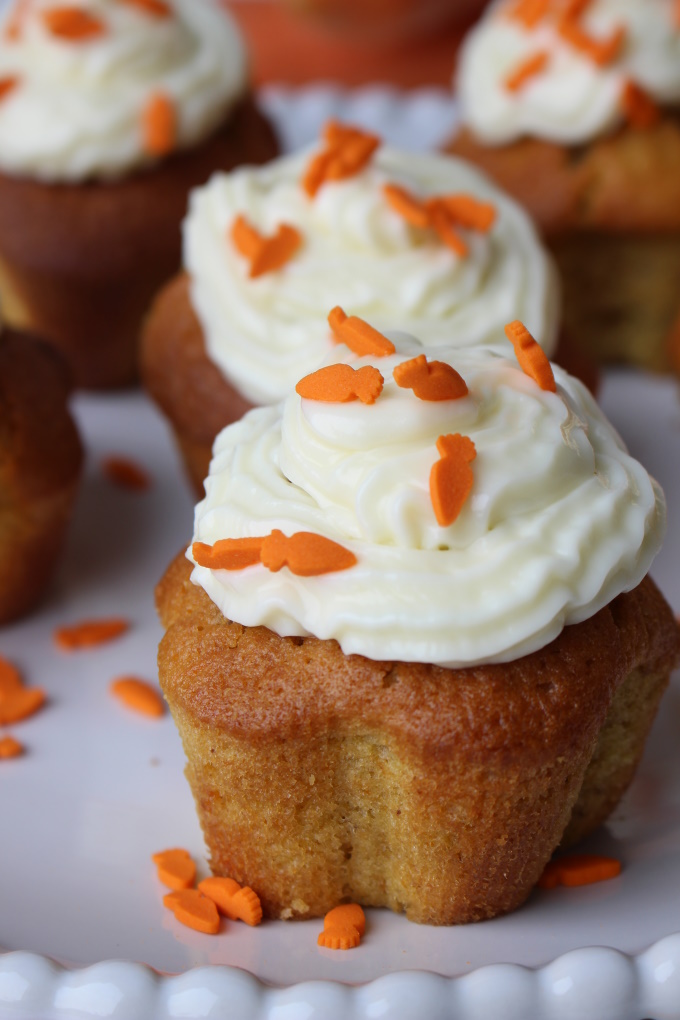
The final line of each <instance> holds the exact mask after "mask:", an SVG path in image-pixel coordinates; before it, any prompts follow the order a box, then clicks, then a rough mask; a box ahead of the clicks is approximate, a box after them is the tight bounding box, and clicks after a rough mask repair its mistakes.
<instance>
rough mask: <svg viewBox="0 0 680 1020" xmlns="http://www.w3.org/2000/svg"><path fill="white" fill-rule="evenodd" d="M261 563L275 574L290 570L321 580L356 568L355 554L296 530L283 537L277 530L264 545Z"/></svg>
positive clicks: (334, 543)
mask: <svg viewBox="0 0 680 1020" xmlns="http://www.w3.org/2000/svg"><path fill="white" fill-rule="evenodd" d="M260 560H261V562H262V564H263V566H265V567H266V568H267V570H271V571H273V572H274V573H276V572H278V571H279V570H281V568H282V567H288V569H289V570H290V572H291V574H296V575H297V576H298V577H318V576H319V575H320V574H333V573H337V572H338V571H340V570H348V569H349V567H353V566H355V565H356V562H357V558H356V556H355V555H354V553H352V552H350V551H349V549H345V547H344V546H342V545H339V544H338V543H337V542H333V541H332V540H331V539H330V538H325V537H324V536H323V535H316V534H315V533H314V532H312V531H297V532H295V534H293V535H290V536H288V535H284V533H283V532H282V531H279V530H278V529H275V530H274V531H272V533H271V535H268V536H267V538H266V539H265V540H264V542H263V543H262V553H261V555H260Z"/></svg>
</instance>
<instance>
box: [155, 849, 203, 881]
mask: <svg viewBox="0 0 680 1020" xmlns="http://www.w3.org/2000/svg"><path fill="white" fill-rule="evenodd" d="M151 860H152V861H153V862H154V864H155V865H156V867H157V869H158V879H159V881H160V882H162V883H163V885H167V886H169V888H170V889H190V888H191V887H192V886H193V884H194V882H195V881H196V865H195V864H194V861H193V859H192V857H191V854H190V853H189V851H188V850H182V849H181V848H179V847H177V848H175V849H173V850H160V851H159V852H158V853H157V854H152V855H151Z"/></svg>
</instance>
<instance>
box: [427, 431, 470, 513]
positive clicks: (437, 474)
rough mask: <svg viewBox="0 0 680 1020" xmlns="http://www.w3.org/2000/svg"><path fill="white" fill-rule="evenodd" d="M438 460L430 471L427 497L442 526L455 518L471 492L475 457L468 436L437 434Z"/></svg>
mask: <svg viewBox="0 0 680 1020" xmlns="http://www.w3.org/2000/svg"><path fill="white" fill-rule="evenodd" d="M437 452H438V453H439V456H440V458H441V459H440V460H438V461H436V462H435V463H434V464H433V465H432V470H431V471H430V499H431V501H432V509H433V510H434V515H435V517H436V518H437V523H438V524H439V525H440V527H442V528H447V527H448V526H449V524H453V522H454V521H455V520H456V518H457V517H458V514H459V513H460V512H461V510H462V509H463V505H464V503H465V501H466V499H467V498H468V496H469V495H470V490H471V489H472V483H473V481H474V476H473V474H472V468H471V467H470V464H471V463H472V461H473V460H474V459H475V457H476V456H477V450H476V449H475V444H474V443H473V442H472V440H471V439H470V438H469V437H468V436H461V435H460V434H458V433H457V434H456V435H455V436H452V435H448V436H440V437H439V439H438V440H437Z"/></svg>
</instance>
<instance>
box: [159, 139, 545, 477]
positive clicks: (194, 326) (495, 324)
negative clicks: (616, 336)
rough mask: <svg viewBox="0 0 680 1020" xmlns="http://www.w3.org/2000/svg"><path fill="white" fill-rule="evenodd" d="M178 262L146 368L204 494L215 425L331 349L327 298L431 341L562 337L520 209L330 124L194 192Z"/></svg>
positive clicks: (273, 392) (465, 174) (487, 186)
mask: <svg viewBox="0 0 680 1020" xmlns="http://www.w3.org/2000/svg"><path fill="white" fill-rule="evenodd" d="M184 268H185V273H184V274H183V275H182V276H180V277H178V278H177V279H176V280H175V281H174V282H173V283H171V284H170V285H169V286H168V288H166V289H165V290H164V291H163V292H162V293H161V295H160V296H159V298H158V301H157V302H156V304H155V306H154V309H153V311H152V313H151V315H150V317H149V320H148V322H147V325H146V329H145V334H144V338H143V343H142V376H143V379H144V382H145V385H146V387H147V389H148V390H149V392H150V393H151V395H152V396H153V397H154V399H155V400H156V402H157V403H158V404H159V405H160V407H161V408H162V410H163V411H164V412H165V414H166V415H167V417H168V418H169V419H170V422H171V424H172V426H173V428H174V431H175V433H176V435H177V439H178V441H179V445H180V448H181V449H182V452H183V453H184V456H185V459H186V461H187V466H188V468H189V473H190V475H191V478H192V480H193V481H194V483H195V485H196V487H197V490H198V491H201V487H202V482H203V479H204V478H205V476H206V474H207V469H208V464H209V461H210V451H211V447H212V443H213V440H214V438H215V436H216V435H217V433H218V432H219V431H220V429H221V428H222V427H224V426H225V425H227V424H228V423H229V422H231V421H234V420H236V419H238V418H239V417H240V416H241V415H242V414H243V413H244V412H245V411H246V410H247V409H248V408H250V407H252V406H253V405H263V404H272V403H275V402H276V401H278V400H281V399H282V398H283V397H284V396H285V395H286V394H287V393H288V392H289V391H290V390H291V389H292V388H293V387H294V386H295V384H296V382H297V381H298V380H299V379H300V378H301V377H302V376H303V375H305V374H306V373H308V372H310V371H311V370H312V369H313V368H316V367H317V366H318V365H319V364H320V363H321V361H322V360H323V358H324V357H325V356H327V355H328V353H329V352H330V351H331V350H332V348H333V345H334V341H333V335H332V333H331V331H330V330H326V329H324V328H323V326H324V323H325V317H326V313H327V311H328V308H329V307H331V305H333V304H336V303H338V304H341V305H342V306H343V307H344V308H345V310H346V311H347V313H348V314H352V315H360V316H370V317H371V321H372V322H373V323H375V325H376V326H377V328H379V329H388V328H399V329H406V330H409V331H411V332H413V333H416V334H417V335H418V336H419V337H420V338H421V339H422V340H423V342H424V343H426V344H428V345H430V346H432V347H436V346H438V345H440V344H442V343H447V342H449V340H448V339H447V338H450V337H455V342H456V343H460V344H477V343H483V342H486V343H489V342H504V340H503V324H504V323H505V322H508V321H509V320H511V319H514V318H521V319H523V320H524V321H526V322H527V323H529V325H530V327H531V329H532V331H533V332H534V335H535V336H536V337H537V338H538V339H539V341H540V343H541V344H542V345H543V346H544V347H545V348H546V349H547V350H548V351H552V350H553V349H554V346H555V340H556V334H557V327H558V317H559V300H558V291H557V285H556V278H555V273H554V269H553V267H552V265H551V263H550V261H549V258H548V257H547V256H546V254H545V252H544V250H543V248H542V246H541V244H540V242H539V240H538V238H537V235H536V232H535V230H534V228H533V226H532V224H531V222H530V219H529V217H528V216H527V215H526V214H525V212H524V211H523V210H522V209H521V208H520V207H519V206H518V205H517V204H516V203H515V202H513V201H512V200H511V199H508V198H507V197H506V196H505V195H504V194H503V193H502V192H501V191H499V189H498V188H496V187H495V186H494V185H493V184H491V183H489V181H488V180H487V179H486V178H485V177H484V176H482V175H481V174H479V173H478V172H477V170H476V169H475V168H473V167H471V166H469V165H467V164H465V163H463V162H461V161H459V160H453V159H450V158H445V157H442V156H436V155H418V154H415V153H409V152H404V151H399V150H396V149H393V148H390V147H388V146H383V145H381V144H380V142H379V139H377V138H375V137H373V136H371V135H367V134H366V133H364V132H361V131H359V130H358V129H355V128H350V127H346V126H344V125H339V124H336V123H330V124H329V125H328V126H327V128H326V130H325V133H324V139H323V142H322V144H321V146H320V147H319V148H317V149H314V150H312V151H307V152H303V153H300V154H297V155H293V156H287V157H285V158H281V159H278V160H274V161H273V162H271V163H270V164H268V165H267V166H265V167H261V168H252V167H244V168H240V169H238V170H235V171H233V172H232V173H230V174H217V175H216V176H215V177H213V178H212V180H211V181H210V182H209V183H208V184H207V185H206V186H205V187H203V188H200V189H198V190H197V191H195V192H194V193H193V195H192V197H191V202H190V209H189V214H188V217H187V219H186V222H185V225H184ZM320 325H321V328H320Z"/></svg>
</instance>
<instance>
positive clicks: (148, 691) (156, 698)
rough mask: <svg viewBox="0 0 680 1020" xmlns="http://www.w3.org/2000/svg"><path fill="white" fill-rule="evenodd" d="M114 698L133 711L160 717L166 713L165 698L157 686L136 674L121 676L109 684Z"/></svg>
mask: <svg viewBox="0 0 680 1020" xmlns="http://www.w3.org/2000/svg"><path fill="white" fill-rule="evenodd" d="M109 690H110V691H111V694H113V696H114V698H118V700H119V701H120V703H121V705H125V707H126V708H129V709H130V711H132V712H138V713H139V714H140V715H148V716H151V717H152V718H156V719H157V718H159V717H160V716H162V715H164V714H165V707H164V705H163V699H162V698H161V696H160V694H159V693H158V691H157V690H156V688H155V687H154V686H153V685H152V684H150V683H147V682H146V680H139V679H138V678H137V677H135V676H121V677H118V679H117V680H112V681H111V684H110V686H109Z"/></svg>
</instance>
